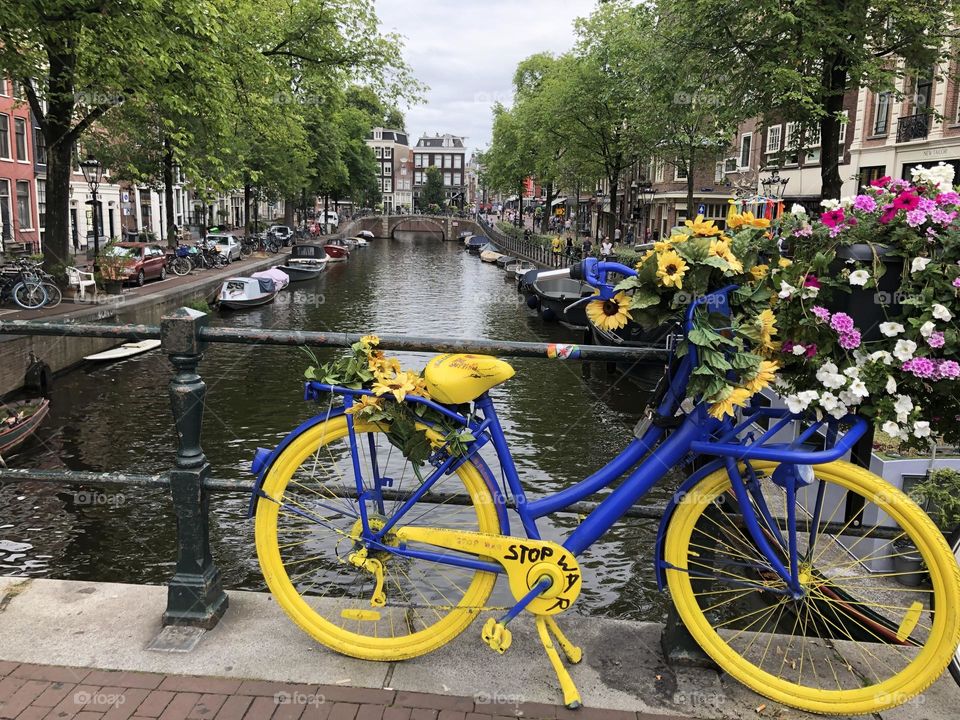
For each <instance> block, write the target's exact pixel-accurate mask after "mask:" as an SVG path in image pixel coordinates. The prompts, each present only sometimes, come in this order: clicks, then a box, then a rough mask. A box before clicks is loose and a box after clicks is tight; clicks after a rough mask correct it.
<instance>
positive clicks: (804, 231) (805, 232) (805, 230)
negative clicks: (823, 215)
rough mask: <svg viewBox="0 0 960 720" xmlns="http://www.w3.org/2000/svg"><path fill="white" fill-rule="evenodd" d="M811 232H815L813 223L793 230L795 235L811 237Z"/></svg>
mask: <svg viewBox="0 0 960 720" xmlns="http://www.w3.org/2000/svg"><path fill="white" fill-rule="evenodd" d="M811 234H813V227H812V226H811V225H804V226H803V227H798V228H797V229H796V230H794V231H793V236H794V237H810V235H811Z"/></svg>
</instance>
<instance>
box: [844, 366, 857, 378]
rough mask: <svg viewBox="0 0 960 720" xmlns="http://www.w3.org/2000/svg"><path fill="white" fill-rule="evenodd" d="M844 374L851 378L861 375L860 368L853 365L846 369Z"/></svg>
mask: <svg viewBox="0 0 960 720" xmlns="http://www.w3.org/2000/svg"><path fill="white" fill-rule="evenodd" d="M843 374H844V375H846V376H847V377H849V378H856V377H860V368H858V367H856V366H854V365H851V366H850V367H848V368H845V369H844V371H843Z"/></svg>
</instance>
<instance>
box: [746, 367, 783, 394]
mask: <svg viewBox="0 0 960 720" xmlns="http://www.w3.org/2000/svg"><path fill="white" fill-rule="evenodd" d="M779 369H780V366H779V365H778V364H777V363H775V362H773V361H771V360H761V361H760V369H759V370H757V374H756V375H754V376H753V377H752V378H750V380H748V381H747V383H746V385H745V387H746V388H747V389H748V390H749V391H750V392H753V393H758V392H760V391H761V390H763V389H764V388H765V387H767V385H769V384H770V383H772V382H773V380H774V378H775V377H776V375H777V370H779Z"/></svg>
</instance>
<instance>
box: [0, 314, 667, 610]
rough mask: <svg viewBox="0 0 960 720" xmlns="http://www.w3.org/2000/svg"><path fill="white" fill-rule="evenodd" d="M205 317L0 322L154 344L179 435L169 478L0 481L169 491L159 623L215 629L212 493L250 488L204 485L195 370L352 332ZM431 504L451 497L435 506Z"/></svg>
mask: <svg viewBox="0 0 960 720" xmlns="http://www.w3.org/2000/svg"><path fill="white" fill-rule="evenodd" d="M208 322H209V316H208V315H205V314H204V313H201V312H198V311H196V310H191V309H188V308H180V309H179V310H177V311H175V312H174V313H172V314H170V315H167V316H165V317H163V318H162V320H161V322H160V324H159V325H145V324H99V323H71V322H46V321H31V320H9V321H0V334H5V335H47V336H58V337H100V338H112V339H115V340H118V341H119V340H144V339H159V340H160V342H161V348H162V349H163V351H164V352H166V353H167V355H168V357H169V358H170V362H171V364H172V365H173V369H174V374H173V378H172V379H171V381H170V386H169V391H170V400H171V406H172V411H173V421H174V424H175V425H176V428H177V439H178V441H177V452H176V458H175V461H174V465H173V467H172V468H171V470H170V471H169V472H166V473H160V474H155V475H147V474H138V473H125V472H102V473H101V472H88V471H75V470H40V469H7V470H0V482H2V483H9V482H43V483H51V484H56V485H64V486H71V485H72V486H76V485H91V486H103V485H107V486H125V487H134V488H136V487H141V488H164V489H166V488H169V490H170V495H171V499H172V502H173V509H174V513H175V515H176V519H177V562H176V570H175V573H174V575H173V577H172V578H171V579H170V582H169V583H168V593H167V608H166V611H165V612H164V615H163V623H164V624H165V625H193V626H199V627H204V628H210V627H213V626H214V625H216V623H217V622H218V620H219V618H220V617H221V616H222V615H223V613H224V612H225V610H226V608H227V604H228V599H227V595H226V593H225V592H224V590H223V587H222V583H221V579H220V571H219V569H218V568H217V566H216V564H215V563H214V561H213V555H212V553H211V551H210V516H209V506H210V493H211V492H233V493H248V492H250V490H251V487H252V482H251V481H244V480H235V479H217V478H212V477H210V475H211V473H210V465H209V463H208V462H207V458H206V456H205V455H204V453H203V449H202V447H201V445H200V429H201V426H202V424H203V411H204V402H205V396H206V385H205V384H204V382H203V379H202V378H201V377H200V374H199V373H198V366H199V363H200V360H201V358H202V356H203V352H204V350H205V349H206V347H207V345H208V343H211V342H220V343H242V344H255V345H274V346H310V347H349V346H350V345H351V344H353V343H355V342H357V340H359V339H360V337H361V336H360V335H358V334H350V333H322V332H309V331H296V330H291V331H284V330H259V329H251V328H233V327H210V326H209V324H208ZM380 347H381V348H383V349H385V350H396V351H417V352H419V351H434V352H436V351H440V352H469V353H483V354H496V355H502V356H512V357H529V358H554V359H563V360H579V361H606V362H610V361H616V360H620V361H628V362H629V361H634V362H635V361H644V360H645V361H649V360H651V359H657V358H661V359H665V358H666V351H665V350H663V349H662V348H615V347H604V346H594V345H564V344H552V343H532V342H506V341H495V340H466V339H464V340H459V339H450V338H435V337H433V338H432V337H411V336H406V335H381V336H380ZM433 499H434V500H437V501H447V500H448V499H447V498H445V497H443V498H433ZM593 506H594V505H593V504H590V503H581V504H579V505H578V506H577V507H573V508H571V511H572V512H578V513H584V512H589V511H590V510H591V509H592V507H593ZM662 512H663V509H662V508H636V509H635V511H631V514H630V515H631V516H632V517H643V518H650V519H655V518H657V517H659V516H660V515H661V514H662Z"/></svg>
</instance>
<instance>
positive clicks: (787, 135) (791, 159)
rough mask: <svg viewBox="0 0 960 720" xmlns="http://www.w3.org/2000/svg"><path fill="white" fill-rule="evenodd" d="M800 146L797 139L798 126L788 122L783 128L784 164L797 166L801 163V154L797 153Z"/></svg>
mask: <svg viewBox="0 0 960 720" xmlns="http://www.w3.org/2000/svg"><path fill="white" fill-rule="evenodd" d="M798 145H799V142H798V139H797V124H796V123H795V122H788V123H787V124H786V125H784V126H783V164H784V165H797V164H798V163H799V161H800V153H799V152H798V151H797V146H798Z"/></svg>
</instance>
